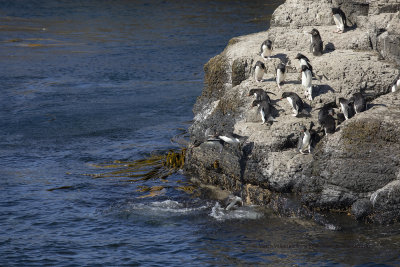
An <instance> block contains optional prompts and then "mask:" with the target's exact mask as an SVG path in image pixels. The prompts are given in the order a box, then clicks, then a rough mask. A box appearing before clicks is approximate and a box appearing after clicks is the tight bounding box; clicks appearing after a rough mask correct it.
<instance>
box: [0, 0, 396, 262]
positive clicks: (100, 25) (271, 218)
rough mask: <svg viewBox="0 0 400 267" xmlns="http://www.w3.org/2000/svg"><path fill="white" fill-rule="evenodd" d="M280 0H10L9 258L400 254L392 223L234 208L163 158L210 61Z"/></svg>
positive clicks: (5, 173)
mask: <svg viewBox="0 0 400 267" xmlns="http://www.w3.org/2000/svg"><path fill="white" fill-rule="evenodd" d="M281 2H282V1H258V0H257V1H226V0H217V1H178V0H177V1H161V0H158V1H157V0H149V1H128V0H115V1H101V0H98V1H94V0H88V1H77V0H74V1H66V0H65V1H50V0H48V1H46V0H42V1H23V0H14V1H11V0H10V1H4V0H0V34H1V35H0V51H1V52H0V53H1V64H0V90H1V97H0V137H1V138H0V191H1V197H0V229H1V231H0V265H1V266H124V265H128V266H178V265H182V266H237V265H242V266H251V265H258V266H259V265H275V266H285V265H305V266H309V265H316V266H321V265H325V266H326V265H328V266H329V265H339V266H341V265H367V266H373V265H376V264H386V265H393V266H395V265H400V256H399V249H398V248H399V245H400V228H399V227H398V225H393V226H371V225H362V224H357V223H354V222H351V221H349V222H345V223H344V225H346V226H345V227H344V228H343V230H342V231H331V230H329V229H325V228H324V227H322V226H317V225H315V224H313V223H312V222H308V221H304V220H301V219H298V218H281V217H278V216H276V215H275V214H274V213H272V212H271V211H268V210H265V209H263V208H262V207H255V206H250V207H242V208H239V209H235V210H230V211H226V210H224V209H223V207H222V203H218V202H217V201H214V200H209V199H202V198H199V197H196V196H193V195H192V194H190V188H191V185H190V183H189V182H188V179H189V177H185V176H184V175H182V174H181V173H180V172H179V171H178V172H174V173H169V171H168V170H166V169H164V168H163V167H160V158H159V155H165V154H166V153H167V152H168V151H169V150H170V149H179V145H178V144H177V143H175V142H173V141H171V139H174V138H176V137H178V138H181V137H185V129H187V127H188V126H189V125H190V120H191V119H192V117H193V114H192V112H191V109H192V106H193V104H194V102H195V100H196V97H197V96H198V95H200V93H201V90H202V87H203V69H202V68H203V65H204V64H205V63H206V62H207V61H208V59H209V58H211V57H213V56H215V55H217V54H218V53H220V52H221V51H222V50H223V49H224V47H225V46H226V44H227V42H228V41H229V39H231V38H233V37H235V36H238V35H243V34H249V33H253V32H257V31H261V30H265V29H267V28H268V21H269V19H270V16H271V14H272V12H273V10H274V9H275V8H276V7H277V6H278V5H279V4H280V3H281ZM152 171H154V173H153V175H150V176H146V173H149V172H152ZM146 177H147V178H146Z"/></svg>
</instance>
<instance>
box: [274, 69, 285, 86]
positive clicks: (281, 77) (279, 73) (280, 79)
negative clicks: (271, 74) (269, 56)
mask: <svg viewBox="0 0 400 267" xmlns="http://www.w3.org/2000/svg"><path fill="white" fill-rule="evenodd" d="M285 75H286V66H285V65H284V64H283V63H279V64H278V66H277V67H276V83H277V84H278V87H279V89H281V85H283V83H284V81H285Z"/></svg>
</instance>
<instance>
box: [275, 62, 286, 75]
mask: <svg viewBox="0 0 400 267" xmlns="http://www.w3.org/2000/svg"><path fill="white" fill-rule="evenodd" d="M276 69H277V70H280V71H282V73H285V72H286V66H285V64H283V63H282V62H281V63H279V64H278V66H277V67H276Z"/></svg>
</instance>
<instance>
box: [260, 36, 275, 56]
mask: <svg viewBox="0 0 400 267" xmlns="http://www.w3.org/2000/svg"><path fill="white" fill-rule="evenodd" d="M271 54H272V41H271V40H265V41H264V42H263V43H262V44H261V48H260V55H261V56H262V58H263V59H264V60H267V59H271Z"/></svg>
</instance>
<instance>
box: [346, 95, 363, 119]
mask: <svg viewBox="0 0 400 267" xmlns="http://www.w3.org/2000/svg"><path fill="white" fill-rule="evenodd" d="M349 102H350V103H353V105H354V110H355V111H356V114H357V113H360V112H363V111H366V110H367V101H366V100H365V97H364V96H363V95H362V94H361V93H355V94H353V96H352V97H350V99H349Z"/></svg>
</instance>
